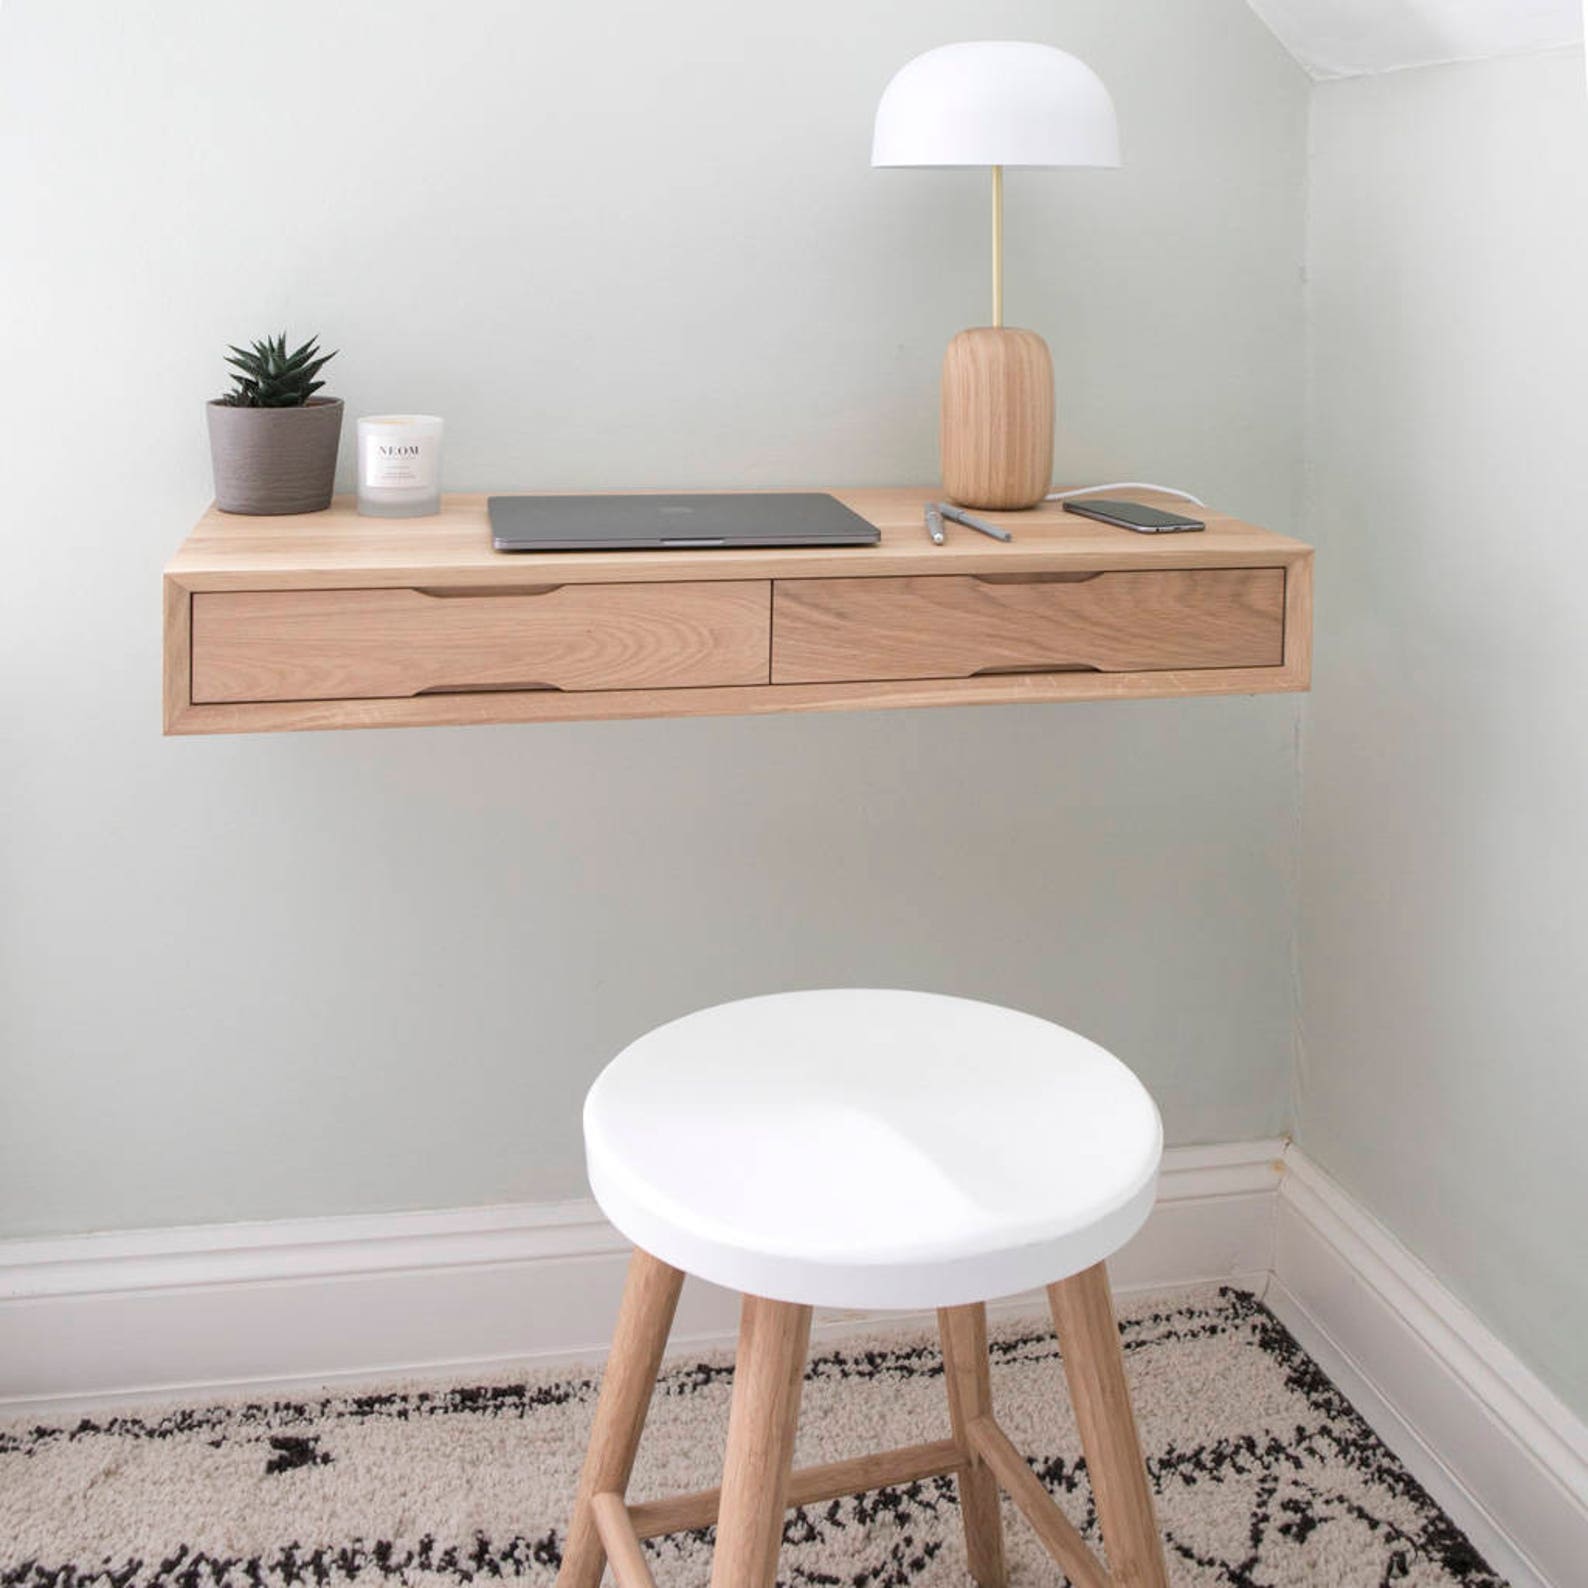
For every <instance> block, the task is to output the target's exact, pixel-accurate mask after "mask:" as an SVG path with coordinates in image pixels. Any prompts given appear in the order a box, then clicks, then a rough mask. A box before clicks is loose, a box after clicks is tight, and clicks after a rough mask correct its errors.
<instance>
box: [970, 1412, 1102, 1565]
mask: <svg viewBox="0 0 1588 1588" xmlns="http://www.w3.org/2000/svg"><path fill="white" fill-rule="evenodd" d="M966 1432H967V1434H969V1436H970V1442H971V1444H972V1445H973V1446H974V1447H975V1448H976V1451H977V1453H978V1454H979V1455H980V1456H981V1458H982V1460H983V1461H985V1462H986V1463H987V1465H988V1466H989V1467H990V1468H991V1469H992V1475H993V1476H994V1477H995V1478H996V1479H997V1480H998V1486H999V1487H1000V1488H1001V1489H1002V1490H1003V1491H1004V1493H1005V1494H1007V1495H1008V1496H1009V1498H1010V1499H1011V1500H1013V1501H1014V1502H1015V1504H1016V1505H1018V1506H1019V1507H1020V1510H1021V1512H1022V1513H1023V1514H1024V1516H1025V1519H1026V1520H1027V1521H1028V1522H1029V1523H1030V1524H1031V1527H1032V1530H1033V1531H1034V1532H1035V1533H1036V1535H1037V1537H1038V1538H1039V1539H1040V1540H1041V1541H1042V1546H1043V1548H1044V1549H1046V1550H1047V1552H1048V1553H1049V1554H1050V1555H1051V1556H1052V1557H1053V1559H1054V1561H1055V1562H1056V1563H1057V1564H1058V1567H1059V1569H1060V1570H1061V1571H1062V1572H1063V1573H1064V1575H1065V1576H1066V1577H1068V1578H1069V1579H1070V1582H1071V1583H1072V1585H1073V1588H1113V1582H1114V1580H1113V1578H1112V1577H1110V1576H1109V1575H1108V1573H1107V1572H1106V1571H1104V1570H1103V1567H1102V1563H1101V1562H1100V1561H1099V1560H1098V1558H1097V1556H1095V1555H1094V1554H1093V1553H1092V1552H1091V1550H1090V1549H1089V1548H1088V1547H1087V1545H1086V1541H1085V1540H1084V1539H1083V1538H1082V1537H1081V1535H1080V1534H1079V1533H1078V1532H1077V1531H1076V1530H1075V1526H1074V1524H1073V1523H1072V1522H1071V1521H1070V1519H1069V1517H1067V1516H1066V1515H1065V1514H1064V1512H1063V1511H1061V1510H1060V1509H1059V1508H1058V1506H1057V1505H1056V1504H1055V1503H1054V1500H1053V1496H1052V1495H1051V1494H1049V1493H1048V1491H1047V1490H1046V1489H1045V1488H1043V1487H1042V1480H1041V1479H1040V1478H1039V1477H1038V1476H1037V1475H1036V1473H1034V1472H1033V1471H1032V1470H1031V1468H1030V1467H1028V1466H1027V1465H1026V1461H1025V1457H1024V1456H1022V1455H1021V1454H1020V1452H1019V1451H1018V1450H1016V1449H1015V1447H1014V1445H1013V1444H1011V1443H1010V1440H1009V1436H1008V1434H1006V1433H1005V1432H1004V1431H1003V1429H1001V1428H1000V1427H999V1426H998V1424H997V1423H995V1422H994V1421H993V1420H992V1418H991V1417H977V1418H975V1419H973V1420H972V1422H971V1423H970V1426H969V1427H968V1428H967V1429H966Z"/></svg>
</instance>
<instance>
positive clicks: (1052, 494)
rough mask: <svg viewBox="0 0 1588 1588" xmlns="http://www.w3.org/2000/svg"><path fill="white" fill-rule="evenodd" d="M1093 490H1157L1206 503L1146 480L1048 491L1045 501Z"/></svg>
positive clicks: (1197, 502) (1059, 500)
mask: <svg viewBox="0 0 1588 1588" xmlns="http://www.w3.org/2000/svg"><path fill="white" fill-rule="evenodd" d="M1094 491H1157V492H1158V493H1159V495H1161V496H1178V497H1179V498H1180V499H1181V500H1182V501H1184V502H1195V503H1196V505H1197V506H1198V507H1206V506H1207V505H1208V504H1207V503H1206V502H1204V501H1203V500H1202V498H1201V497H1200V496H1193V495H1192V494H1191V493H1190V492H1189V491H1177V490H1175V488H1174V487H1173V486H1172V485H1149V484H1148V483H1147V481H1146V480H1110V481H1109V482H1108V484H1107V485H1083V486H1081V487H1080V489H1079V490H1074V491H1049V492H1048V494H1047V495H1046V496H1045V497H1043V498H1042V500H1043V501H1045V502H1065V501H1068V500H1069V499H1070V497H1072V496H1090V495H1091V494H1092V493H1093V492H1094Z"/></svg>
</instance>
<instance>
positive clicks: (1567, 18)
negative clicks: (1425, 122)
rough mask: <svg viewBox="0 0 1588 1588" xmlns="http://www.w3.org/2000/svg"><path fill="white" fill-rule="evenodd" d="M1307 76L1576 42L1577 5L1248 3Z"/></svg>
mask: <svg viewBox="0 0 1588 1588" xmlns="http://www.w3.org/2000/svg"><path fill="white" fill-rule="evenodd" d="M1249 3H1250V5H1251V7H1252V9H1253V10H1254V11H1255V12H1256V13H1257V14H1258V15H1259V16H1260V17H1261V18H1262V19H1263V20H1264V21H1265V22H1266V23H1267V24H1268V26H1269V27H1270V28H1271V29H1272V30H1273V31H1274V33H1275V34H1276V35H1277V36H1278V38H1279V40H1280V42H1281V43H1282V44H1283V45H1284V46H1285V48H1286V49H1288V50H1289V51H1290V53H1291V54H1292V55H1294V56H1295V57H1296V59H1297V60H1298V61H1299V62H1300V63H1301V64H1302V66H1303V67H1305V68H1306V70H1307V71H1308V72H1309V73H1310V74H1311V75H1312V76H1313V77H1357V76H1360V75H1362V74H1363V73H1366V72H1390V71H1394V70H1396V69H1397V68H1399V67H1403V66H1429V65H1432V64H1433V63H1434V62H1436V61H1471V60H1481V59H1483V58H1484V57H1486V56H1491V55H1517V54H1521V53H1522V52H1523V51H1526V50H1543V49H1553V48H1556V47H1557V46H1560V45H1563V44H1580V43H1581V42H1582V37H1583V0H1249Z"/></svg>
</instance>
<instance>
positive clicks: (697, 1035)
mask: <svg viewBox="0 0 1588 1588" xmlns="http://www.w3.org/2000/svg"><path fill="white" fill-rule="evenodd" d="M584 1129H585V1148H586V1154H587V1157H588V1162H589V1174H590V1184H591V1188H592V1189H593V1191H594V1193H595V1197H596V1200H597V1201H598V1202H599V1203H600V1205H601V1207H602V1209H603V1211H604V1212H605V1213H606V1214H607V1216H608V1218H610V1219H611V1221H612V1223H613V1224H615V1225H616V1226H617V1228H618V1229H619V1230H620V1231H622V1232H623V1234H624V1235H626V1236H627V1237H628V1238H629V1239H630V1240H631V1241H633V1242H634V1244H635V1247H636V1248H637V1249H636V1251H635V1253H634V1256H633V1259H632V1261H631V1264H630V1267H629V1274H628V1281H627V1284H626V1287H625V1290H624V1294H623V1301H622V1305H621V1308H620V1311H619V1315H618V1322H617V1329H616V1333H615V1335H614V1337H613V1342H612V1355H611V1358H610V1359H609V1361H608V1363H607V1368H606V1373H605V1376H604V1377H603V1379H602V1382H601V1393H600V1398H599V1400H598V1401H597V1405H596V1413H595V1422H594V1425H593V1427H592V1430H591V1434H590V1444H589V1449H588V1452H587V1454H586V1457H585V1464H584V1469H583V1472H582V1475H581V1477H580V1480H579V1489H578V1494H577V1497H576V1499H575V1501H574V1510H573V1517H572V1520H571V1522H570V1524H569V1527H568V1537H567V1543H566V1547H565V1549H564V1552H563V1563H562V1569H561V1571H560V1572H559V1573H558V1576H557V1588H598V1584H599V1583H600V1581H601V1574H602V1567H603V1564H604V1563H610V1565H611V1567H612V1572H613V1575H614V1576H615V1577H616V1579H617V1581H618V1583H619V1585H620V1588H653V1582H652V1577H651V1573H650V1569H649V1567H648V1566H647V1565H646V1562H645V1557H644V1554H643V1552H642V1551H641V1548H640V1541H641V1540H642V1539H645V1538H651V1537H655V1536H657V1535H659V1534H663V1533H673V1532H680V1531H683V1530H686V1529H691V1528H701V1527H706V1526H709V1525H710V1524H711V1523H712V1522H713V1521H715V1522H716V1524H717V1539H716V1550H715V1553H714V1556H713V1559H712V1571H711V1583H712V1588H773V1585H774V1583H775V1581H776V1577H777V1560H778V1551H779V1547H780V1545H781V1543H782V1537H783V1522H784V1513H785V1511H786V1510H787V1509H788V1508H789V1507H791V1506H798V1505H810V1504H814V1503H817V1502H820V1501H824V1500H831V1499H836V1498H838V1497H839V1496H841V1495H846V1494H853V1493H858V1492H861V1491H863V1490H866V1489H874V1488H880V1487H882V1486H883V1485H885V1484H893V1483H907V1482H913V1481H916V1480H918V1479H922V1478H928V1477H935V1476H938V1475H941V1474H945V1473H953V1474H954V1475H955V1479H956V1483H957V1487H958V1489H959V1496H960V1508H961V1511H962V1513H963V1517H964V1527H965V1543H966V1549H967V1553H968V1557H969V1566H970V1574H971V1576H972V1577H973V1578H974V1579H975V1581H976V1582H977V1583H978V1584H980V1588H1005V1583H1006V1581H1007V1578H1006V1573H1005V1568H1004V1546H1003V1531H1002V1527H1003V1524H1002V1518H1001V1514H1000V1510H999V1501H998V1490H999V1488H1000V1487H1001V1488H1002V1489H1003V1490H1004V1491H1005V1492H1006V1493H1007V1494H1008V1495H1009V1497H1010V1499H1012V1500H1013V1501H1014V1503H1015V1504H1016V1506H1017V1507H1018V1508H1019V1509H1020V1510H1021V1511H1022V1512H1023V1513H1024V1514H1025V1516H1026V1518H1027V1520H1028V1521H1029V1522H1030V1523H1031V1525H1032V1527H1033V1528H1034V1529H1035V1531H1036V1533H1037V1534H1038V1536H1039V1537H1040V1539H1041V1541H1042V1543H1043V1544H1044V1545H1045V1546H1046V1548H1047V1550H1048V1552H1049V1553H1050V1554H1051V1555H1052V1556H1053V1558H1054V1560H1055V1561H1056V1562H1057V1563H1058V1565H1059V1566H1060V1567H1061V1568H1062V1569H1063V1571H1064V1572H1065V1573H1066V1575H1067V1576H1068V1577H1069V1579H1070V1581H1071V1582H1072V1583H1073V1584H1075V1585H1076V1588H1109V1585H1110V1584H1112V1585H1114V1588H1166V1585H1167V1581H1168V1578H1167V1575H1166V1572H1165V1567H1164V1557H1163V1548H1162V1544H1161V1541H1160V1539H1159V1536H1158V1529H1157V1523H1156V1521H1155V1519H1154V1516H1153V1506H1152V1495H1151V1492H1150V1490H1149V1488H1148V1484H1147V1474H1146V1469H1145V1467H1144V1465H1143V1462H1142V1456H1141V1449H1140V1445H1139V1443H1138V1441H1137V1437H1136V1425H1135V1419H1134V1417H1133V1415H1132V1413H1131V1407H1130V1399H1129V1396H1128V1394H1127V1391H1126V1387H1125V1373H1124V1360H1123V1357H1122V1356H1121V1353H1120V1346H1119V1332H1118V1326H1117V1324H1116V1323H1115V1319H1114V1308H1113V1301H1112V1298H1111V1296H1110V1294H1109V1289H1108V1276H1107V1271H1106V1269H1105V1267H1104V1259H1105V1258H1106V1257H1107V1256H1108V1255H1109V1254H1110V1253H1111V1252H1113V1251H1115V1250H1117V1249H1118V1248H1119V1247H1120V1246H1121V1245H1123V1244H1124V1242H1125V1241H1126V1240H1128V1239H1129V1238H1130V1236H1131V1235H1132V1234H1134V1233H1135V1231H1136V1230H1137V1229H1138V1228H1140V1226H1141V1224H1142V1223H1143V1222H1144V1220H1145V1219H1146V1217H1147V1214H1148V1212H1149V1211H1150V1209H1151V1207H1152V1201H1153V1193H1154V1189H1155V1184H1156V1180H1157V1173H1158V1160H1159V1157H1160V1155H1161V1152H1162V1130H1161V1127H1160V1124H1159V1120H1158V1111H1157V1109H1156V1108H1155V1107H1154V1105H1153V1102H1152V1099H1151V1098H1150V1097H1149V1096H1148V1095H1147V1092H1146V1090H1145V1088H1143V1087H1142V1085H1141V1083H1140V1082H1139V1081H1137V1080H1136V1078H1135V1076H1133V1075H1132V1074H1131V1073H1130V1071H1129V1070H1127V1069H1126V1068H1125V1067H1124V1065H1122V1064H1121V1063H1120V1062H1119V1061H1118V1060H1117V1059H1115V1058H1113V1057H1112V1056H1111V1055H1109V1054H1108V1053H1106V1052H1104V1051H1103V1049H1102V1048H1099V1047H1097V1046H1096V1045H1095V1044H1094V1043H1091V1042H1088V1041H1086V1039H1085V1038H1083V1037H1079V1036H1077V1035H1075V1033H1074V1032H1071V1031H1066V1030H1064V1028H1063V1027H1061V1026H1056V1025H1052V1024H1050V1023H1049V1022H1048V1021H1045V1020H1039V1019H1037V1018H1036V1017H1035V1016H1032V1015H1026V1014H1019V1013H1017V1012H1015V1011H1014V1010H1010V1009H1000V1008H998V1007H996V1006H994V1005H991V1004H982V1003H974V1002H971V1001H969V1000H967V999H962V998H947V997H939V996H936V995H933V994H927V993H909V992H879V991H866V990H860V989H851V990H842V991H830V992H801V993H784V994H776V995H773V996H770V997H765V998H750V999H746V1000H744V1001H742V1002H739V1003H731V1004H724V1005H722V1006H720V1007H718V1008H715V1009H706V1010H703V1011H701V1012H700V1013H698V1014H693V1015H688V1016H686V1017H684V1018H683V1019H681V1020H675V1021H673V1022H672V1023H671V1024H670V1025H666V1026H662V1027H660V1028H659V1029H657V1030H655V1031H652V1032H650V1033H649V1034H648V1035H646V1036H643V1037H641V1038H640V1039H639V1040H638V1041H637V1042H635V1043H633V1044H632V1045H631V1046H629V1047H628V1048H626V1049H625V1050H624V1051H623V1052H622V1053H621V1054H619V1055H618V1057H617V1058H616V1059H614V1060H613V1061H612V1063H611V1064H609V1065H608V1066H607V1068H606V1069H605V1070H604V1071H603V1072H602V1073H601V1075H600V1076H599V1077H598V1078H597V1080H596V1083H595V1085H594V1086H593V1087H592V1088H591V1089H590V1095H589V1097H588V1099H587V1100H586V1103H585V1111H584ZM686 1273H689V1274H697V1275H699V1276H700V1277H701V1278H703V1279H707V1280H710V1281H711V1282H712V1283H714V1284H718V1285H725V1286H727V1287H728V1288H730V1289H732V1290H737V1291H740V1292H742V1293H743V1302H742V1311H741V1318H740V1329H739V1348H738V1357H737V1361H736V1365H735V1368H734V1380H733V1398H732V1404H731V1408H730V1412H729V1421H728V1443H727V1452H726V1457H725V1462H724V1469H723V1482H722V1487H721V1489H712V1490H708V1491H706V1492H703V1493H699V1494H689V1495H682V1496H677V1497H674V1498H671V1499H660V1500H648V1501H645V1502H642V1503H639V1504H630V1503H629V1501H628V1499H627V1489H628V1482H629V1475H630V1472H631V1471H632V1469H633V1464H634V1455H635V1451H636V1449H637V1447H638V1445H639V1440H640V1433H641V1430H642V1428H643V1426H644V1423H645V1417H646V1412H647V1410H648V1408H649V1406H650V1401H651V1393H652V1390H653V1388H654V1386H655V1382H656V1376H657V1371H658V1369H659V1367H660V1364H661V1359H662V1352H663V1350H664V1348H665V1346H666V1343H667V1334H668V1330H669V1328H670V1327H671V1324H672V1318H673V1312H674V1309H675V1307H676V1305H677V1302H678V1293H679V1289H680V1287H681V1286H682V1284H683V1280H684V1275H685V1274H686ZM1036 1285H1045V1286H1046V1287H1047V1295H1048V1301H1049V1305H1050V1307H1051V1310H1052V1314H1053V1324H1054V1328H1055V1330H1056V1331H1057V1333H1058V1337H1059V1344H1060V1348H1061V1351H1062V1354H1063V1360H1064V1369H1065V1375H1066V1377H1067V1379H1068V1382H1069V1389H1070V1396H1071V1399H1072V1401H1073V1403H1074V1408H1075V1418H1076V1422H1077V1424H1078V1426H1079V1428H1080V1433H1081V1441H1082V1445H1083V1447H1084V1449H1085V1452H1086V1464H1087V1471H1088V1473H1089V1474H1090V1477H1091V1483H1092V1492H1093V1495H1094V1496H1095V1498H1096V1502H1097V1512H1098V1518H1099V1521H1100V1522H1101V1525H1102V1532H1103V1543H1104V1547H1105V1550H1106V1552H1107V1556H1108V1563H1109V1570H1107V1571H1105V1570H1104V1568H1103V1566H1102V1564H1101V1563H1100V1562H1099V1560H1098V1559H1097V1557H1096V1556H1095V1555H1094V1554H1093V1553H1092V1551H1091V1550H1090V1549H1089V1548H1088V1547H1087V1545H1086V1544H1085V1542H1084V1541H1083V1540H1082V1538H1081V1536H1080V1534H1079V1533H1078V1532H1077V1531H1076V1529H1075V1528H1074V1527H1073V1526H1072V1525H1071V1523H1070V1522H1069V1520H1068V1519H1067V1518H1066V1517H1065V1515H1064V1514H1063V1512H1062V1511H1060V1510H1059V1508H1058V1506H1057V1505H1055V1504H1054V1502H1053V1500H1052V1498H1051V1497H1050V1496H1049V1495H1048V1493H1047V1491H1046V1490H1045V1489H1044V1488H1043V1486H1042V1483H1041V1481H1040V1480H1039V1479H1038V1478H1037V1477H1036V1475H1035V1474H1034V1473H1033V1472H1032V1471H1031V1469H1030V1467H1028V1466H1027V1465H1026V1463H1025V1461H1024V1460H1023V1459H1022V1457H1021V1456H1020V1453H1019V1452H1018V1451H1017V1450H1016V1449H1015V1447H1014V1446H1013V1444H1011V1443H1010V1441H1009V1439H1008V1437H1007V1436H1006V1435H1005V1434H1004V1432H1003V1430H1002V1429H1001V1428H1000V1427H999V1426H998V1424H997V1423H996V1422H995V1421H994V1420H993V1413H992V1394H991V1387H990V1374H989V1370H988V1367H989V1364H988V1356H987V1316H986V1308H985V1306H984V1302H985V1301H986V1300H987V1299H988V1298H989V1297H995V1296H1005V1295H1010V1294H1013V1293H1014V1292H1017V1291H1021V1290H1026V1289H1029V1288H1031V1287H1033V1286H1036ZM813 1306H828V1307H848V1308H857V1307H858V1308H895V1309H909V1310H913V1309H916V1308H935V1309H936V1310H937V1315H938V1323H939V1329H940V1332H941V1337H942V1343H943V1367H944V1379H945V1382H946V1384H947V1391H948V1411H949V1426H950V1430H951V1437H950V1438H948V1439H942V1440H934V1441H931V1442H929V1443H926V1444H919V1445H911V1446H909V1447H907V1448H904V1449H899V1450H891V1451H887V1452H884V1453H881V1454H876V1455H866V1456H861V1457H858V1458H855V1459H852V1460H847V1461H837V1462H833V1463H830V1464H829V1465H826V1466H820V1467H810V1468H805V1469H803V1470H801V1471H797V1472H796V1471H794V1470H793V1454H794V1430H795V1423H796V1419H797V1416H798V1412H799V1401H800V1387H801V1384H802V1381H803V1379H804V1373H805V1358H806V1350H807V1347H808V1345H809V1341H810V1328H811V1309H812V1307H813Z"/></svg>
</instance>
